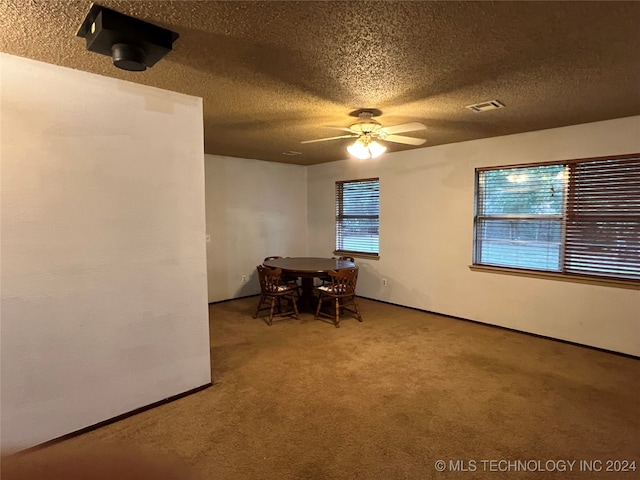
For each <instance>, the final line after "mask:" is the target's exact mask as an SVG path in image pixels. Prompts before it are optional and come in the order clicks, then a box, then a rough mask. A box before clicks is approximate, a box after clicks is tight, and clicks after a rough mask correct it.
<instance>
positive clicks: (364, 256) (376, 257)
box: [333, 250, 380, 260]
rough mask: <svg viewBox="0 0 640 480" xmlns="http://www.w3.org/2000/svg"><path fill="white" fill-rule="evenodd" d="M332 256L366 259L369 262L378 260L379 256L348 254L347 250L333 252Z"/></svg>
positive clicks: (373, 254) (357, 253)
mask: <svg viewBox="0 0 640 480" xmlns="http://www.w3.org/2000/svg"><path fill="white" fill-rule="evenodd" d="M333 254H334V255H338V256H342V255H349V256H350V257H354V258H368V259H370V260H378V259H380V255H378V254H377V253H362V252H349V251H348V250H335V251H334V252H333Z"/></svg>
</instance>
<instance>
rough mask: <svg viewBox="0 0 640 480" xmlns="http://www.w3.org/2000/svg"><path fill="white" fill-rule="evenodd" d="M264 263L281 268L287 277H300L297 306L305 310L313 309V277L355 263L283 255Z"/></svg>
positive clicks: (350, 266) (324, 274)
mask: <svg viewBox="0 0 640 480" xmlns="http://www.w3.org/2000/svg"><path fill="white" fill-rule="evenodd" d="M264 265H265V266H267V267H271V268H281V269H282V273H285V274H287V276H288V277H300V278H301V280H302V295H301V296H300V301H299V302H298V303H299V306H298V308H299V309H300V310H305V311H313V309H314V306H315V297H314V295H313V279H314V278H317V277H325V276H327V275H328V274H329V270H340V269H342V268H353V267H355V266H356V264H355V263H353V262H350V261H349V260H339V259H337V258H320V257H284V258H276V259H275V260H267V261H266V262H264Z"/></svg>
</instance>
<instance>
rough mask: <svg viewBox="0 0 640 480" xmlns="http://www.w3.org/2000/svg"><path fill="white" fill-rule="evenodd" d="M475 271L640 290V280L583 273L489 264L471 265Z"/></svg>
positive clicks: (470, 267)
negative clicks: (572, 273)
mask: <svg viewBox="0 0 640 480" xmlns="http://www.w3.org/2000/svg"><path fill="white" fill-rule="evenodd" d="M469 269H470V270H471V271H473V272H485V273H499V274H502V275H517V276H521V277H533V278H543V279H545V280H559V281H562V282H574V283H586V284H589V285H600V286H604V287H617V288H629V289H631V290H640V282H637V281H634V280H616V279H612V278H603V277H588V276H586V275H585V276H583V275H571V274H567V273H553V272H540V271H534V270H523V269H519V268H504V267H490V266H488V265H469Z"/></svg>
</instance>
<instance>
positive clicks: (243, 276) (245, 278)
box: [242, 275, 247, 283]
mask: <svg viewBox="0 0 640 480" xmlns="http://www.w3.org/2000/svg"><path fill="white" fill-rule="evenodd" d="M242 283H247V276H246V275H242Z"/></svg>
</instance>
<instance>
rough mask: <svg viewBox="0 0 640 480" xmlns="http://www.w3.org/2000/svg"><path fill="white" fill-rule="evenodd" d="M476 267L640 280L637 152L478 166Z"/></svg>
mask: <svg viewBox="0 0 640 480" xmlns="http://www.w3.org/2000/svg"><path fill="white" fill-rule="evenodd" d="M473 263H474V264H475V265H488V266H496V267H508V268H517V269H527V270H537V271H545V272H556V273H560V274H569V275H586V276H595V277H602V278H608V279H619V280H638V281H640V155H638V154H634V155H623V156H617V157H606V158H592V159H586V160H571V161H565V162H562V163H545V164H538V165H532V166H517V167H497V168H486V169H476V215H475V248H474V260H473Z"/></svg>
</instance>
